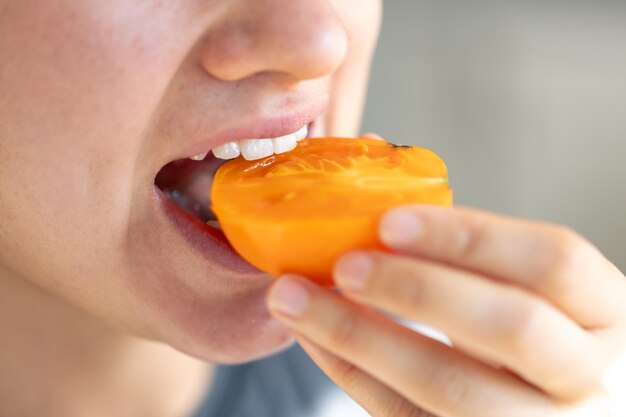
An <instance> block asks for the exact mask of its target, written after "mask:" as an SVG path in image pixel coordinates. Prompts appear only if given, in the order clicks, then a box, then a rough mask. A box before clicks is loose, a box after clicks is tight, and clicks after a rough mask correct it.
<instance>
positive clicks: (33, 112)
mask: <svg viewBox="0 0 626 417" xmlns="http://www.w3.org/2000/svg"><path fill="white" fill-rule="evenodd" d="M7 3H8V4H7V5H5V4H4V3H3V7H2V11H3V13H2V14H1V15H0V63H2V64H1V65H0V91H2V94H0V160H2V161H3V163H2V164H0V212H1V213H2V216H0V248H1V250H0V264H3V265H4V266H8V267H10V268H11V269H14V270H17V271H18V272H20V273H21V274H22V275H27V276H29V277H33V278H34V279H38V280H40V281H42V282H43V281H55V280H58V282H55V283H53V282H47V283H46V285H50V286H52V285H54V286H55V288H57V286H58V285H65V284H63V283H66V282H70V281H71V280H68V279H66V277H68V276H70V277H72V278H75V279H77V280H78V279H80V276H94V274H95V276H98V273H99V274H100V275H103V274H106V273H107V272H109V271H107V270H106V269H105V270H102V269H101V268H103V267H104V265H108V266H107V268H108V269H110V268H111V265H113V267H114V266H115V265H116V262H118V259H116V258H119V257H121V256H122V252H121V250H120V249H119V248H122V247H123V245H122V239H123V238H124V236H125V225H126V219H127V217H128V215H129V211H130V206H131V202H132V199H133V194H134V192H135V191H134V187H135V186H136V184H135V183H136V176H137V172H138V171H140V170H141V167H140V164H141V158H140V149H141V146H142V144H143V141H144V139H143V138H142V132H144V131H145V130H146V127H147V124H148V123H149V120H150V116H151V114H152V113H153V112H154V111H155V108H156V106H157V104H158V102H159V98H160V96H161V95H162V94H163V91H164V89H165V88H166V86H167V84H168V82H169V80H170V79H171V77H172V76H173V73H174V72H175V71H176V68H177V65H178V64H177V62H178V61H179V60H181V59H183V58H182V56H183V55H184V54H185V46H186V45H185V42H184V39H180V38H178V39H176V38H175V37H174V36H172V35H171V34H173V33H179V32H181V29H180V26H179V25H181V23H180V20H183V19H184V16H181V14H180V13H174V11H173V10H165V9H163V10H148V9H147V8H141V7H148V6H140V5H139V3H144V2H127V1H109V2H100V1H78V2H77V1H74V0H62V1H55V2H51V3H54V4H53V5H49V6H48V5H46V3H45V2H42V1H35V0H23V1H20V2H7ZM127 3H137V5H132V4H131V5H130V6H129V5H127ZM147 3H152V2H147ZM142 25H143V26H142ZM155 27H156V28H161V29H160V31H158V30H157V31H155V30H154V29H153V28H155ZM168 33H169V34H170V35H167V34H168ZM189 36H190V38H192V37H193V36H194V34H193V33H190V34H189ZM118 263H119V262H118ZM70 267H71V270H70V269H69V268H70ZM98 271H99V272H98ZM79 274H80V275H79ZM91 282H92V283H93V282H98V280H92V281H91ZM66 285H71V284H66ZM90 285H94V284H90ZM73 287H76V286H75V285H73Z"/></svg>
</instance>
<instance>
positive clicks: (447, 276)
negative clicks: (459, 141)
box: [268, 206, 626, 417]
mask: <svg viewBox="0 0 626 417" xmlns="http://www.w3.org/2000/svg"><path fill="white" fill-rule="evenodd" d="M379 233H380V238H381V240H382V241H383V242H384V243H385V244H386V245H387V246H388V248H389V249H390V251H391V253H377V252H355V253H349V254H346V255H345V256H344V257H342V258H341V259H340V260H339V261H338V262H337V265H336V267H335V271H334V277H335V280H336V282H337V284H338V286H339V288H340V289H341V294H339V295H338V294H336V293H334V292H331V291H328V290H325V289H322V288H319V287H317V286H315V285H314V284H312V283H311V282H308V281H305V280H303V278H301V277H295V276H287V277H283V278H282V279H281V280H279V281H278V282H277V283H276V284H275V285H274V286H273V287H272V289H271V291H270V294H269V300H268V302H269V305H270V308H271V310H272V311H273V313H274V314H275V315H276V316H277V317H279V318H281V320H283V321H284V322H285V323H288V324H289V325H290V326H291V327H292V328H293V329H294V332H295V333H296V334H297V335H298V340H299V341H300V343H301V344H302V346H303V347H304V349H305V350H306V351H307V352H308V353H309V354H310V355H311V357H312V358H313V359H314V360H315V361H316V362H317V363H318V365H319V366H320V367H321V368H322V369H323V370H324V371H325V372H326V373H327V374H328V375H330V376H331V378H333V379H334V380H335V381H336V382H337V383H338V384H339V385H340V386H342V387H343V388H344V389H345V390H346V391H347V392H348V393H350V394H351V395H352V396H353V397H354V398H355V399H356V400H357V401H359V402H360V403H361V404H362V405H363V406H364V407H365V408H366V409H367V410H369V411H370V413H371V414H372V415H374V416H377V417H383V416H385V417H387V416H389V417H391V416H395V417H397V416H400V417H416V416H441V417H448V416H450V417H479V416H480V417H491V416H493V417H496V416H498V417H499V416H512V417H517V416H546V417H553V416H554V417H557V416H558V417H574V416H575V417H594V416H598V417H600V416H602V417H609V416H613V417H618V416H623V415H626V403H625V402H624V401H625V400H624V396H623V389H624V388H623V387H624V384H625V383H626V279H625V277H624V275H623V274H622V273H621V272H620V271H619V270H618V269H617V268H616V267H615V266H614V265H612V264H611V263H610V262H609V261H608V260H607V259H606V258H604V257H603V256H602V254H601V253H600V252H599V251H598V250H597V249H596V248H595V247H593V246H592V245H591V244H590V243H589V242H587V241H586V240H584V239H583V238H582V237H581V236H579V235H578V234H576V233H575V232H573V231H571V230H569V229H567V228H565V227H563V226H556V225H551V224H543V223H536V222H531V221H526V220H520V219H513V218H507V217H502V216H498V215H495V214H493V213H487V212H481V211H477V210H472V209H467V208H454V209H451V208H440V207H429V206H411V207H403V208H398V209H394V210H392V211H390V212H389V213H387V214H386V215H385V216H384V217H383V219H382V221H381V224H380V231H379ZM374 307H375V308H376V309H377V310H374V309H373V308H374ZM381 312H386V313H391V314H392V315H394V316H396V317H400V318H404V319H407V320H410V321H414V322H420V323H424V324H428V325H431V326H434V327H436V328H438V329H441V330H442V331H443V332H445V333H446V334H447V335H448V336H449V337H450V339H451V340H452V345H453V347H451V346H449V345H447V344H444V343H440V342H438V341H434V340H432V339H429V338H427V337H424V336H422V335H421V334H418V333H416V332H414V331H413V330H410V329H408V328H406V327H405V326H402V325H400V324H398V323H397V322H395V321H392V320H391V319H390V318H389V317H388V316H386V315H383V314H382V313H381Z"/></svg>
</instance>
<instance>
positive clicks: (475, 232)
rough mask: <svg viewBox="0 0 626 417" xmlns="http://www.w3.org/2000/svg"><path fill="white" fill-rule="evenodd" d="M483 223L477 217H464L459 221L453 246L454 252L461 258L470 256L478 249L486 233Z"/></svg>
mask: <svg viewBox="0 0 626 417" xmlns="http://www.w3.org/2000/svg"><path fill="white" fill-rule="evenodd" d="M486 231H487V227H486V225H485V223H484V222H483V221H481V220H479V219H477V218H473V217H472V218H469V217H468V218H464V219H462V220H461V221H460V222H459V229H458V234H457V235H456V236H455V240H456V241H455V242H454V246H452V247H456V252H457V253H456V254H457V255H458V256H460V257H462V258H471V257H473V256H474V254H475V253H476V252H477V251H478V250H479V249H480V247H481V246H482V243H483V241H484V239H485V234H486V233H487V232H486Z"/></svg>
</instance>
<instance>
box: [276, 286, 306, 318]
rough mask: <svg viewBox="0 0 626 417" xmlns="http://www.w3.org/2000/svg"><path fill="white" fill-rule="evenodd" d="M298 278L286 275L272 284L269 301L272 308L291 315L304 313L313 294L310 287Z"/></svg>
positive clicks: (295, 315)
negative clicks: (310, 292)
mask: <svg viewBox="0 0 626 417" xmlns="http://www.w3.org/2000/svg"><path fill="white" fill-rule="evenodd" d="M300 279H302V278H300ZM298 280H299V278H295V277H291V276H286V277H283V278H280V279H279V280H278V282H277V283H275V284H274V285H273V286H272V288H271V290H270V292H269V294H268V301H267V303H268V306H269V308H270V309H271V310H274V311H278V312H280V313H283V314H285V315H287V316H291V317H298V316H301V315H302V313H304V311H305V310H306V308H307V307H308V306H309V302H310V300H311V296H310V294H309V291H308V289H307V288H306V287H305V286H304V285H303V284H302V283H300V282H298Z"/></svg>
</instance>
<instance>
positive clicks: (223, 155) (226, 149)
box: [213, 142, 241, 159]
mask: <svg viewBox="0 0 626 417" xmlns="http://www.w3.org/2000/svg"><path fill="white" fill-rule="evenodd" d="M240 153H241V152H240V150H239V143H237V142H228V143H225V144H223V145H220V146H217V147H215V148H213V155H215V157H216V158H219V159H233V158H237V157H238V156H239V154H240Z"/></svg>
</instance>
